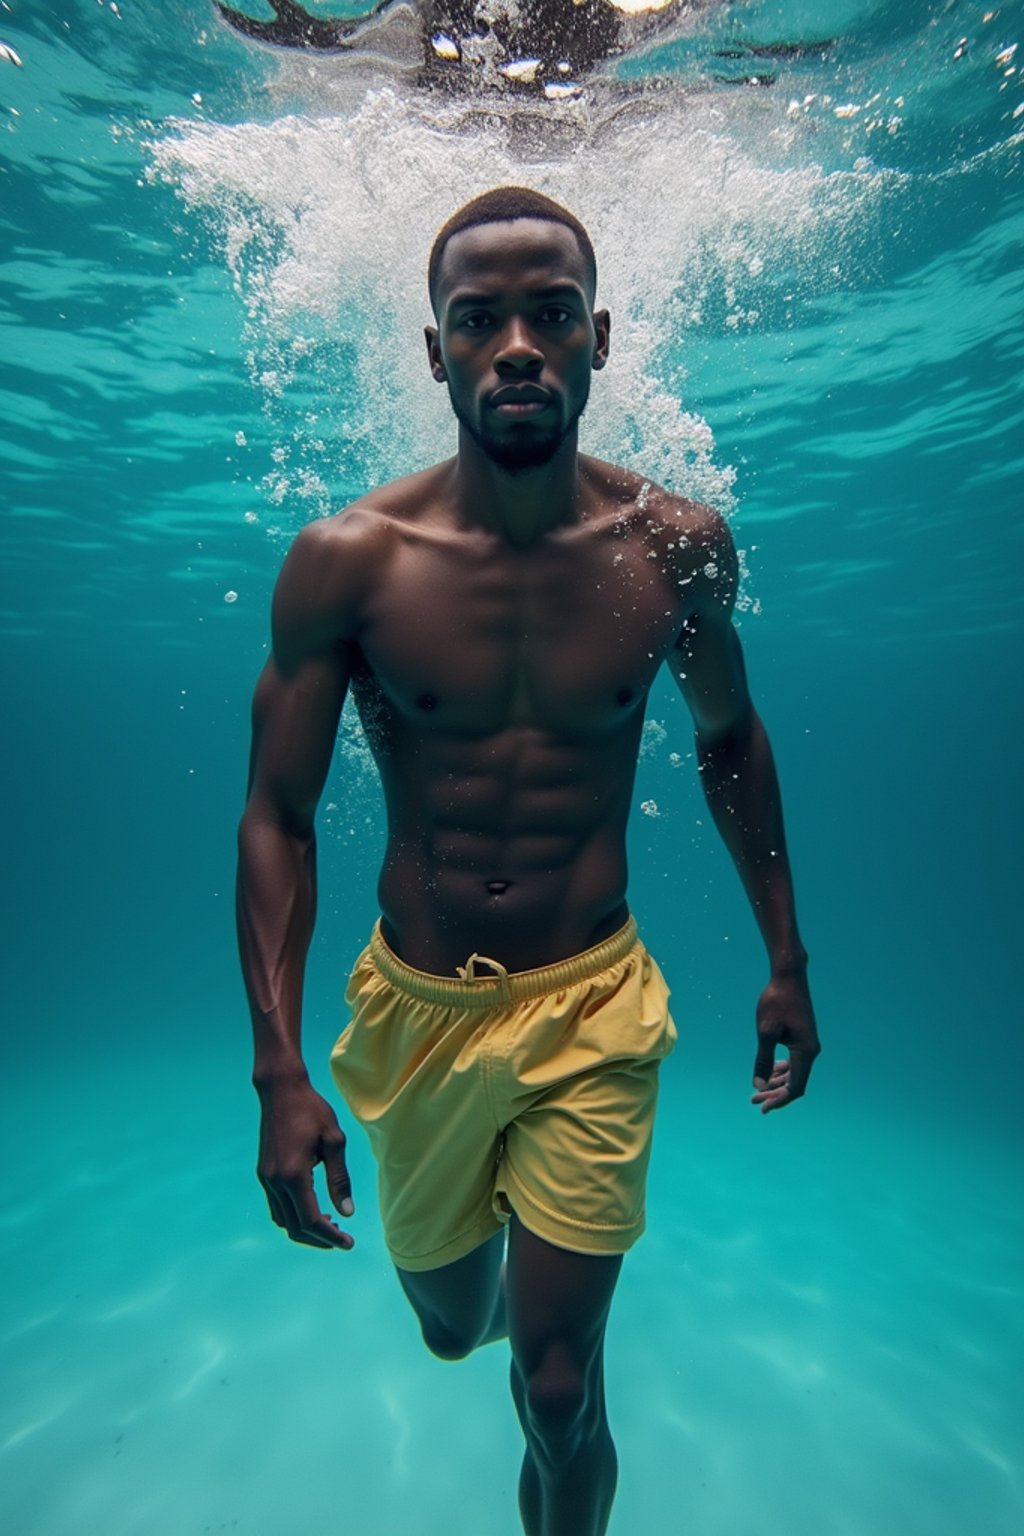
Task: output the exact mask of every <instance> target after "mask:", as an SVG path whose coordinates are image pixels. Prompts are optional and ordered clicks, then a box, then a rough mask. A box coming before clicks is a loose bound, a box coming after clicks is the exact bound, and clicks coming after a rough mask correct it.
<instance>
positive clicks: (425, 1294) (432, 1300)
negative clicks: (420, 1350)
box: [397, 1232, 508, 1360]
mask: <svg viewBox="0 0 1024 1536" xmlns="http://www.w3.org/2000/svg"><path fill="white" fill-rule="evenodd" d="M504 1250H505V1234H504V1232H497V1233H495V1235H494V1237H492V1238H489V1239H488V1241H487V1242H486V1243H481V1244H480V1246H479V1248H474V1249H473V1251H472V1252H471V1253H467V1254H466V1256H465V1258H462V1259H456V1261H455V1263H454V1264H444V1265H442V1267H441V1268H440V1269H425V1270H415V1271H414V1270H409V1269H399V1270H398V1271H397V1273H398V1278H399V1280H400V1281H401V1283H402V1289H403V1291H404V1292H405V1294H406V1296H408V1298H409V1300H410V1302H411V1303H412V1307H413V1311H414V1312H415V1313H416V1316H417V1317H418V1318H419V1321H420V1327H421V1328H422V1330H423V1341H424V1343H425V1344H426V1346H427V1348H428V1349H429V1350H431V1351H432V1353H433V1354H435V1355H438V1356H439V1357H440V1359H442V1360H463V1359H465V1357H466V1356H467V1355H468V1354H470V1353H471V1352H472V1351H473V1350H474V1349H476V1348H477V1346H478V1345H480V1344H489V1343H490V1342H491V1341H492V1339H503V1338H504V1337H505V1336H506V1334H507V1333H508V1327H507V1324H506V1321H505V1272H504V1267H503V1265H502V1257H503V1254H504Z"/></svg>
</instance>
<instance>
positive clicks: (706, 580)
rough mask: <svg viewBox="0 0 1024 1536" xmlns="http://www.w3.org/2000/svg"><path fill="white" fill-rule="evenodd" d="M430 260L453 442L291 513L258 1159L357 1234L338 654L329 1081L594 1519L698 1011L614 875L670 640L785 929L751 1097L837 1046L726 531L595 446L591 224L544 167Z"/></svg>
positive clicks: (259, 952)
mask: <svg viewBox="0 0 1024 1536" xmlns="http://www.w3.org/2000/svg"><path fill="white" fill-rule="evenodd" d="M429 285H430V294H431V300H432V304H433V307H434V313H435V318H436V322H437V323H436V326H430V327H428V328H427V331H426V340H427V353H428V359H429V365H430V369H431V372H432V374H433V376H434V378H435V379H436V380H437V382H438V383H440V384H445V385H447V388H448V392H449V396H450V399H451V404H452V408H453V410H454V412H455V415H456V418H457V420H458V452H457V453H456V456H455V457H454V458H453V459H449V460H448V461H447V462H446V463H443V464H440V465H437V466H436V467H435V468H433V469H428V470H425V471H424V472H423V473H421V474H416V475H412V476H410V477H409V478H408V479H404V480H400V481H398V482H397V483H395V484H393V485H389V486H385V487H383V488H382V489H380V490H378V491H374V492H372V493H371V494H370V495H368V496H366V497H364V498H363V499H362V500H360V501H357V502H355V503H354V504H353V505H352V506H351V507H349V508H347V509H346V511H345V512H344V513H343V514H342V515H340V516H338V517H333V518H329V519H327V520H325V521H321V522H316V523H313V524H311V525H310V526H309V527H307V528H304V529H303V530H302V532H301V533H300V534H299V536H298V538H297V539H296V540H295V543H294V544H293V546H292V549H291V551H290V553H289V555H288V558H287V560H286V561H285V564H284V568H283V570H282V572H281V576H280V580H279V583H278V586H277V591H276V594H275V598H274V608H273V649H272V655H271V658H270V660H269V661H268V662H267V665H266V667H265V668H264V671H263V674H262V676H261V678H260V680H259V684H258V687H257V690H256V698H255V704H254V742H253V753H252V763H251V773H250V784H249V798H248V804H247V807H246V810H245V814H244V817H243V819H242V825H241V831H240V848H241V861H240V875H239V932H240V940H241V949H242V960H243V968H244V972H245V978H246V983H247V987H248V993H249V1000H250V1005H251V1009H252V1016H253V1023H254V1030H255V1042H256V1061H255V1071H254V1082H255V1085H256V1088H257V1092H258V1094H259V1098H260V1102H261V1106H262V1125H261V1133H260V1151H259V1177H260V1180H261V1182H262V1185H263V1188H264V1190H265V1192H266V1196H267V1200H268V1203H269V1206H270V1214H271V1216H272V1218H273V1220H274V1221H275V1222H276V1223H277V1224H278V1225H279V1226H281V1227H283V1228H284V1229H285V1231H286V1232H287V1233H288V1236H289V1237H290V1238H291V1239H292V1240H293V1241H294V1242H299V1243H307V1244H309V1245H311V1246H313V1247H318V1248H342V1249H348V1248H351V1247H352V1244H353V1240H352V1237H351V1236H350V1235H349V1233H348V1232H347V1231H346V1230H345V1229H344V1228H343V1227H341V1226H339V1225H338V1223H337V1221H336V1220H335V1219H334V1217H333V1216H331V1215H327V1214H325V1213H324V1212H323V1211H322V1210H321V1209H320V1208H319V1201H318V1198H317V1195H316V1193H315V1191H314V1184H313V1168H314V1166H315V1165H316V1164H317V1163H323V1165H324V1168H325V1171H326V1176H327V1186H328V1190H329V1193H330V1199H331V1202H332V1203H333V1205H334V1207H335V1210H336V1211H337V1213H338V1215H339V1216H340V1217H343V1218H348V1217H350V1216H351V1215H352V1214H353V1204H352V1194H351V1187H350V1183H349V1178H348V1173H347V1171H346V1166H345V1137H344V1135H343V1133H342V1131H341V1129H340V1127H339V1125H338V1122H337V1120H336V1118H335V1115H334V1112H333V1110H332V1109H331V1108H330V1106H329V1105H328V1103H327V1102H326V1100H324V1099H323V1098H322V1097H321V1096H320V1095H319V1094H318V1093H316V1092H315V1090H314V1089H313V1088H312V1086H311V1084H310V1081H309V1078H308V1076H307V1073H306V1069H305V1066H304V1064H303V1059H302V1054H301V1049H300V1040H299V1016H300V1005H301V996H302V981H303V970H304V964H305V959H306V953H307V949H308V946H309V942H310V937H311V934H312V930H313V921H314V907H315V869H314V847H315V845H314V814H315V811H316V806H317V801H318V799H319V796H320V793H321V790H322V788H323V785H324V781H325V778H326V775H327V771H328V768H329V765H330V761H331V754H332V751H333V748H334V742H335V736H336V732H337V727H338V717H339V713H340V711H341V708H342V703H343V701H344V698H345V694H346V690H347V689H348V686H349V684H350V683H351V684H352V687H353V690H354V694H355V698H356V702H357V704H358V705H359V707H360V709H361V711H362V715H363V719H364V722H365V724H366V727H367V734H368V736H369V740H370V744H371V747H372V749H373V753H374V757H375V760H376V763H377V767H378V769H379V772H380V776H381V780H382V783H383V788H384V795H385V799H386V803H387V817H388V842H387V851H386V853H385V857H384V866H383V869H382V872H381V877H380V885H379V899H380V908H381V913H382V917H381V920H380V923H379V924H378V926H377V928H376V929H375V930H374V935H373V939H372V941H371V944H370V946H369V947H368V949H367V950H366V951H365V952H364V954H363V955H362V956H361V957H360V959H359V961H358V962H357V965H356V968H355V971H354V972H353V976H352V980H351V983H350V986H349V990H348V1001H349V1004H350V1007H351V1010H352V1023H351V1024H350V1025H349V1026H348V1028H347V1029H346V1030H345V1031H344V1033H343V1034H342V1035H341V1037H340V1039H339V1041H338V1043H337V1045H336V1046H335V1049H334V1052H333V1055H332V1069H333V1072H334V1076H335V1080H336V1082H337V1084H338V1086H339V1088H340V1090H341V1092H342V1094H343V1095H344V1097H345V1099H346V1100H347V1101H348V1104H349V1107H350V1109H351V1111H352V1113H353V1114H354V1116H355V1117H356V1118H357V1119H358V1120H359V1121H360V1122H361V1123H362V1124H363V1125H364V1126H365V1128H366V1129H367V1131H368V1133H369V1136H370V1140H371V1144H372V1146H373V1149H374V1152H375V1154H376V1156H377V1158H378V1162H379V1165H380V1176H381V1177H380V1196H381V1206H382V1214H383V1220H384V1229H385V1235H386V1238H387V1241H388V1246H389V1250H390V1252H391V1256H392V1258H393V1259H394V1261H395V1264H396V1267H397V1271H398V1278H399V1280H400V1282H401V1284H402V1287H403V1289H404V1291H405V1293H406V1295H407V1296H408V1298H409V1301H410V1302H411V1304H412V1306H413V1308H414V1310H415V1312H416V1315H417V1318H418V1319H419V1323H420V1326H421V1328H422V1331H423V1337H424V1340H425V1341H426V1343H427V1345H428V1347H429V1348H430V1349H431V1350H433V1352H434V1353H435V1354H437V1355H439V1356H441V1357H442V1358H443V1359H449V1360H450V1359H459V1358H461V1357H463V1356H465V1355H466V1354H468V1353H469V1352H470V1351H471V1350H473V1349H475V1348H476V1347H477V1346H478V1345H480V1344H484V1343H487V1342H489V1341H491V1340H493V1339H498V1338H504V1337H505V1336H506V1335H507V1337H508V1339H509V1343H510V1348H511V1356H512V1373H511V1374H512V1394H513V1397H514V1400H515V1405H516V1408H517V1410H518V1414H519V1418H520V1421H521V1424H522V1428H523V1433H524V1436H525V1440H526V1453H525V1458H524V1461H523V1467H522V1474H521V1478H520V1490H519V1498H520V1511H521V1515H522V1520H523V1526H524V1529H525V1530H526V1532H527V1533H528V1536H600V1533H602V1532H604V1531H605V1529H606V1527H607V1523H608V1517H609V1512H610V1509H611V1504H612V1497H613V1494H614V1489H615V1478H616V1461H615V1451H614V1447H613V1445H612V1441H611V1438H610V1435H609V1432H608V1423H607V1419H606V1416H605V1404H604V1390H603V1363H602V1362H603V1341H604V1332H605V1324H606V1322H607V1318H608V1312H609V1308H610V1306H611V1301H612V1293H613V1291H614V1289H615V1284H616V1281H617V1279H618V1275H619V1269H620V1267H621V1263H622V1255H623V1253H624V1252H625V1250H626V1249H627V1248H628V1247H629V1246H630V1245H631V1244H632V1243H633V1242H634V1241H635V1240H636V1238H637V1237H638V1236H639V1235H640V1232H641V1231H642V1229H643V1219H644V1217H643V1210H644V1177H645V1174H646V1168H647V1159H648V1154H649V1150H650V1139H651V1125H652V1119H653V1112H654V1101H655V1095H656V1089H657V1076H658V1067H659V1064H660V1062H661V1060H662V1059H663V1058H664V1056H665V1055H667V1053H668V1051H669V1050H670V1049H671V1047H672V1044H673V1041H674V1038H675V1032H674V1029H673V1025H672V1020H671V1018H670V1017H669V1013H668V1008H667V995H668V994H667V989H666V988H665V984H664V982H663V980H662V978H661V974H660V972H659V971H658V968H657V966H656V965H655V963H654V962H653V960H652V959H651V958H650V956H649V955H648V954H647V952H646V950H645V949H644V947H643V945H642V944H641V943H640V942H639V940H638V939H637V937H636V930H635V926H634V924H633V922H632V919H631V918H630V916H629V912H628V908H627V905H626V852H625V837H626V821H627V817H628V813H629V806H630V797H631V793H632V788H633V780H634V774H635V770H636V761H637V752H638V747H639V742H640V732H641V727H642V724H643V717H644V707H645V702H646V699H647V695H648V691H649V689H650V687H651V684H652V683H653V681H654V678H655V676H656V674H657V673H658V670H659V669H660V668H661V667H662V665H665V666H667V667H668V668H669V670H670V671H671V674H672V676H673V678H675V680H676V681H677V683H678V685H679V689H680V691H681V692H682V694H683V697H684V698H685V700H686V702H687V704H688V706H689V708H690V711H691V713H692V715H693V719H694V722H695V727H696V742H697V750H698V757H699V763H700V769H701V772H702V774H703V786H704V791H705V793H706V795H707V799H708V803H709V806H710V808H711V811H712V814H713V816H714V819H715V822H716V825H717V826H718V828H719V830H720V832H721V834H722V837H723V838H724V840H725V843H726V845H727V847H728V849H729V852H730V854H731V855H732V857H733V860H734V861H735V863H736V866H737V869H738V871H739V874H740V876H741V879H742V881H743V884H744V886H745V888H746V891H747V894H748V897H749V899H750V903H751V907H752V909H753V912H754V915H755V917H756V919H757V922H758V924H759V926H760V929H761V932H762V934H763V937H764V940H765V944H766V946H767V950H768V957H769V963H770V979H769V981H768V984H767V986H766V987H765V989H764V991H763V992H762V994H761V998H760V1001H759V1003H758V1009H757V1033H758V1046H757V1057H756V1061H755V1065H754V1086H755V1089H756V1092H755V1093H754V1095H753V1103H754V1104H756V1105H759V1106H760V1107H761V1110H762V1111H763V1112H768V1111H771V1110H776V1109H781V1108H782V1107H784V1106H785V1105H788V1104H790V1103H791V1102H792V1101H793V1100H795V1099H797V1098H799V1097H800V1096H801V1094H802V1093H803V1092H804V1089H805V1087H806V1085H807V1080H808V1076H809V1073H810V1070H811V1066H812V1064H813V1061H814V1058H815V1056H816V1055H817V1053H818V1049H819V1046H818V1039H817V1033H816V1029H815V1024H814V1016H813V1012H812V1008H811V1001H810V996H809V993H808V989H807V980H806V972H807V956H806V953H805V951H804V948H803V945H802V944H801V941H800V938H799V935H798V932H797V925H796V916H795V912H794V903H793V892H792V882H791V879H790V872H789V866H788V863H787V858H786V849H785V841H784V837H783V828H782V814H781V808H780V801H779V790H778V783H777V780H776V775H775V769H774V766H773V762H772V755H771V749H770V747H769V744H768V739H767V737H766V735H765V731H764V727H763V726H762V724H761V722H760V720H759V718H758V716H757V714H756V713H755V711H754V708H753V705H752V703H751V700H750V695H749V693H748V691H747V682H746V677H745V673H744V666H743V658H742V654H741V651H740V643H739V638H738V636H737V634H736V631H735V629H734V627H733V624H732V618H731V615H732V608H733V601H734V596H735V591H736V579H737V578H736V559H735V553H734V550H733V545H732V541H731V539H730V536H729V533H728V530H727V528H726V526H725V524H724V522H723V521H722V519H721V517H719V516H718V515H717V514H716V513H715V512H713V511H712V510H710V509H709V508H708V507H704V506H697V505H695V504H694V503H692V502H689V501H686V500H684V499H683V498H681V497H679V496H675V495H671V494H669V493H668V492H667V491H663V490H659V489H657V488H655V487H652V486H651V485H649V484H648V483H647V482H645V481H642V480H640V479H639V478H638V477H637V476H636V475H633V474H630V473H628V472H626V471H625V470H622V469H617V468H615V467H613V466H612V465H610V464H604V463H601V462H600V461H599V460H597V459H592V458H588V457H585V456H583V455H580V454H579V452H578V449H577V426H578V422H579V418H580V415H581V413H582V411H583V409H584V406H585V405H586V402H587V396H588V393H589V388H590V376H591V373H592V372H593V371H594V370H597V369H601V368H603V367H604V365H605V362H606V360H607V357H608V338H609V318H608V314H607V311H605V310H596V311H595V309H594V302H595V287H596V268H595V262H594V255H593V249H592V247H591V244H590V240H589V238H588V236H587V233H586V231H585V230H584V229H583V227H582V225H580V224H579V223H578V221H577V220H576V219H574V217H573V216H572V215H571V214H570V213H567V212H566V211H565V210H564V209H562V208H561V207H559V205H558V204H555V203H552V202H550V201H549V200H547V199H545V198H542V197H540V196H539V195H538V194H536V193H532V192H528V191H525V190H523V189H517V188H501V189H498V190H497V191H496V192H491V193H487V194H485V195H484V196H483V197H482V198H478V199H475V200H474V201H473V202H472V203H470V204H467V206H466V207H465V208H463V209H462V210H460V211H459V212H458V213H457V214H455V215H454V216H453V218H452V219H451V220H449V222H448V224H446V225H445V226H444V228H443V229H442V230H441V232H440V234H439V235H438V237H437V241H436V242H435V245H434V249H433V252H432V255H431V263H430V273H429ZM485 957H486V958H485ZM780 1045H781V1046H784V1047H786V1048H787V1050H788V1057H781V1056H777V1054H776V1051H777V1047H779V1046H780ZM506 1238H507V1262H506V1263H503V1259H504V1257H505V1251H506Z"/></svg>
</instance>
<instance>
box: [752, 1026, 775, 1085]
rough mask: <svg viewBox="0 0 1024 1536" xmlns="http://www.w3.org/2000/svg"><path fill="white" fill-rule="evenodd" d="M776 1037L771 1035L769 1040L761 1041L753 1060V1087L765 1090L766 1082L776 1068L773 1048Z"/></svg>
mask: <svg viewBox="0 0 1024 1536" xmlns="http://www.w3.org/2000/svg"><path fill="white" fill-rule="evenodd" d="M777 1043H778V1037H777V1036H775V1035H773V1036H772V1037H771V1038H770V1039H767V1038H766V1039H763V1040H762V1041H761V1043H760V1045H759V1046H758V1048H757V1055H756V1056H755V1058H754V1087H755V1088H767V1086H768V1080H769V1078H770V1077H771V1075H772V1073H773V1072H774V1071H775V1068H776V1061H775V1047H776V1045H777Z"/></svg>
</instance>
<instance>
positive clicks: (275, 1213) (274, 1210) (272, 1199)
mask: <svg viewBox="0 0 1024 1536" xmlns="http://www.w3.org/2000/svg"><path fill="white" fill-rule="evenodd" d="M260 1183H261V1184H263V1180H262V1179H261V1180H260ZM263 1193H264V1194H265V1195H266V1197H267V1205H268V1206H269V1207H270V1219H271V1221H272V1222H274V1224H275V1225H276V1226H278V1227H285V1228H287V1225H288V1223H287V1222H286V1221H285V1219H284V1215H283V1214H282V1211H281V1202H280V1200H279V1199H278V1198H277V1196H276V1195H275V1193H274V1191H273V1190H272V1189H271V1187H270V1185H269V1184H263Z"/></svg>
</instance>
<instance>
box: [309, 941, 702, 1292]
mask: <svg viewBox="0 0 1024 1536" xmlns="http://www.w3.org/2000/svg"><path fill="white" fill-rule="evenodd" d="M480 967H485V968H486V970H485V973H484V974H479V973H478V972H479V968H480ZM668 995H669V994H668V988H667V986H666V985H665V980H664V978H663V976H662V974H661V972H660V970H659V969H658V966H657V965H656V964H655V962H654V961H653V960H652V959H651V957H650V955H649V954H648V953H647V950H646V949H645V948H644V946H643V944H641V943H640V941H639V940H638V938H637V934H636V924H635V922H634V921H633V919H632V918H630V919H629V921H628V922H627V924H626V925H625V927H624V928H622V929H621V930H620V931H619V932H618V933H616V934H613V935H612V937H611V938H610V939H606V940H605V941H604V943H602V944H598V945H596V946H595V947H594V948H593V949H588V950H586V951H585V953H583V954H581V955H576V956H575V957H574V958H572V959H570V960H563V961H561V962H559V963H558V964H557V965H548V966H544V967H543V968H542V969H540V970H533V971H516V972H512V973H509V972H508V971H506V970H505V968H504V967H503V966H501V965H499V964H498V963H497V962H496V961H493V960H486V959H484V957H483V956H480V955H471V956H470V958H469V960H468V961H467V963H466V965H465V966H460V967H459V975H458V977H451V978H449V977H447V976H431V975H428V974H427V973H426V972H424V971H416V970H413V969H412V968H411V967H410V966H407V965H405V964H404V963H403V962H402V961H401V960H399V958H398V956H397V955H395V954H394V953H393V951H392V950H390V949H389V948H388V946H387V944H386V943H385V942H384V939H383V938H382V937H381V933H380V924H379V923H378V925H377V927H376V928H375V929H374V933H373V937H372V939H371V941H370V944H369V946H368V947H367V948H366V949H365V950H364V951H363V953H362V954H361V955H360V957H359V959H358V961H357V962H356V966H355V969H354V971H353V972H352V979H351V981H350V983H349V986H348V990H347V992H346V994H345V996H346V1001H347V1003H348V1004H349V1007H350V1008H351V1010H352V1022H351V1024H349V1026H348V1028H347V1029H346V1030H345V1031H344V1032H343V1034H342V1035H341V1036H340V1037H339V1039H338V1042H337V1044H336V1045H335V1047H334V1050H333V1051H332V1053H331V1071H332V1073H333V1075H334V1079H335V1082H336V1083H337V1085H338V1088H339V1090H340V1092H341V1094H342V1096H343V1097H344V1098H345V1100H346V1101H347V1103H348V1106H349V1108H350V1110H351V1112H352V1114H353V1115H354V1116H355V1118H356V1119H357V1120H358V1121H359V1122H360V1124H361V1125H362V1126H363V1127H364V1128H365V1130H366V1131H367V1133H368V1135H369V1138H370V1143H371V1146H372V1148H373V1151H374V1154H375V1156H376V1158H377V1164H378V1168H379V1176H380V1177H379V1183H380V1203H381V1212H382V1216H383V1220H384V1232H385V1237H386V1239H387V1244H388V1248H389V1249H390V1252H391V1257H392V1258H393V1260H394V1262H395V1263H396V1264H397V1265H398V1266H399V1268H400V1269H407V1270H424V1269H437V1268H438V1267H439V1266H440V1265H442V1264H450V1263H452V1262H453V1261H454V1260H456V1259H460V1258H462V1257H463V1256H464V1255H465V1254H467V1253H469V1252H470V1251H471V1250H472V1249H473V1248H475V1247H477V1246H478V1245H479V1244H480V1243H483V1242H485V1241H486V1240H487V1239H488V1238H489V1237H492V1236H493V1235H494V1234H495V1233H496V1232H498V1231H500V1230H501V1227H502V1226H503V1225H504V1223H505V1222H507V1221H508V1219H509V1216H510V1214H511V1212H512V1211H514V1212H515V1214H516V1216H517V1217H518V1218H519V1220H520V1221H521V1222H522V1223H523V1225H524V1226H526V1227H528V1228H529V1229H530V1231H531V1232H535V1233H536V1234H537V1235H538V1236H540V1237H542V1238H545V1239H546V1240H547V1241H548V1242H550V1243H554V1244H555V1245H556V1246H557V1247H559V1248H568V1249H571V1250H573V1251H574V1252H577V1253H594V1254H612V1253H624V1252H625V1251H626V1249H627V1248H629V1247H631V1246H632V1244H633V1243H634V1242H636V1240H637V1238H638V1237H639V1236H640V1234H641V1233H642V1231H643V1229H644V1187H645V1183H646V1175H647V1164H648V1162H649V1160H650V1151H651V1135H652V1131H653V1125H654V1108H655V1102H656V1100H657V1093H658V1067H659V1065H660V1064H661V1062H662V1060H663V1059H664V1058H665V1057H666V1056H667V1055H668V1053H669V1052H670V1051H671V1049H672V1047H673V1045H674V1044H675V1040H676V1031H675V1026H674V1024H673V1022H672V1018H671V1016H670V1014H669V1011H668Z"/></svg>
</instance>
